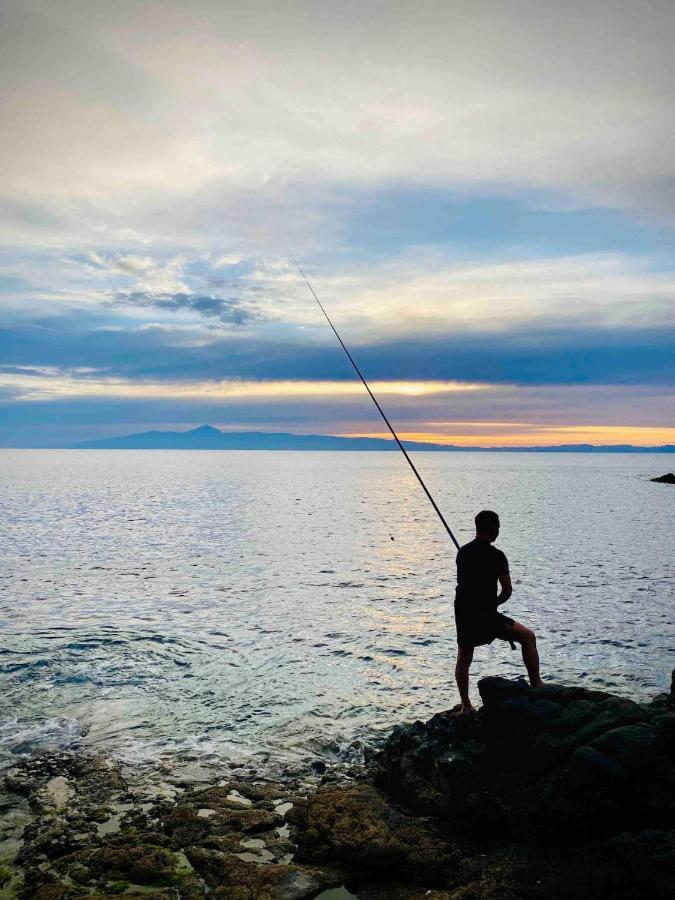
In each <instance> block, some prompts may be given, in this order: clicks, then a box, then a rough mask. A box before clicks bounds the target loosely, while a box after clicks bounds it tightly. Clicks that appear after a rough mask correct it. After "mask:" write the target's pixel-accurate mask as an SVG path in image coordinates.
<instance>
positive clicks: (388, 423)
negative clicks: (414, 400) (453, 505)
mask: <svg viewBox="0 0 675 900" xmlns="http://www.w3.org/2000/svg"><path fill="white" fill-rule="evenodd" d="M291 259H292V260H293V262H294V263H295V265H296V266H297V269H298V272H300V275H301V276H302V278H303V280H304V282H305V284H306V285H307V287H308V288H309V290H310V292H311V294H312V296H313V297H314V299H315V300H316V302H317V303H318V304H319V309H320V310H321V312H322V313H323V314H324V316H325V317H326V321H327V322H328V324H329V325H330V327H331V328H332V329H333V334H334V335H335V337H336V338H337V339H338V341H339V342H340V346H341V347H342V349H343V350H344V351H345V353H346V354H347V358H348V359H349V362H350V363H351V364H352V366H354V370H355V372H356V374H357V375H358V376H359V378H360V379H361V381H362V382H363V386H364V387H365V389H366V390H367V391H368V393H369V394H370V399H371V400H372V401H373V403H374V404H375V406H376V407H377V411H378V412H379V414H380V415H381V416H382V418H383V419H384V422H385V425H386V426H387V428H388V429H389V431H391V433H392V435H393V437H394V440H395V441H396V443H397V444H398V449H399V450H400V451H401V453H402V454H403V455H404V456H405V458H406V461H407V463H408V465H409V466H410V468H411V469H412V470H413V472H414V473H415V478H417V480H418V481H419V483H420V484H421V486H422V490H423V491H424V493H425V494H426V495H427V498H428V499H429V502H430V503H431V505H432V506H433V508H434V509H435V510H436V515H437V516H438V518H439V519H440V520H441V522H442V523H443V527H444V528H445V530H446V531H447V532H448V534H449V535H450V539H451V540H452V542H453V544H454V545H455V547H457V549H458V550H459V543H458V542H457V538H456V537H455V536H454V534H453V533H452V530H451V529H450V526H449V525H448V523H447V522H446V521H445V518H444V516H443V513H442V512H441V511H440V509H439V508H438V506H437V505H436V501H435V500H434V498H433V497H432V496H431V494H430V492H429V488H428V487H427V486H426V484H425V483H424V481H423V480H422V476H421V475H420V473H419V472H418V471H417V469H416V468H415V464H414V463H413V461H412V459H410V457H409V456H408V453H407V451H406V449H405V447H404V446H403V444H402V443H401V442H400V440H399V438H398V435H397V434H396V432H395V431H394V429H393V427H392V424H391V422H390V421H389V419H388V418H387V417H386V415H385V413H384V410H383V409H382V407H381V406H380V404H379V403H378V401H377V398H376V397H375V394H373V392H372V391H371V389H370V387H369V385H368V382H367V381H366V379H365V378H364V377H363V375H362V373H361V369H359V367H358V366H357V365H356V362H355V360H354V357H353V356H352V355H351V353H350V352H349V350H348V349H347V347H346V346H345V342H344V341H343V340H342V338H341V337H340V335H339V334H338V332H337V329H336V328H335V325H333V323H332V322H331V320H330V317H329V315H328V313H327V312H326V310H325V309H324V307H323V304H322V302H321V301H320V300H319V298H318V297H317V295H316V292H315V290H314V288H313V287H312V285H311V284H310V281H309V278H308V277H307V276H306V275H305V273H304V271H303V269H302V267H301V265H300V263H299V262H298V261H297V259H296V258H295V256H294V255H293V254H292V253H291Z"/></svg>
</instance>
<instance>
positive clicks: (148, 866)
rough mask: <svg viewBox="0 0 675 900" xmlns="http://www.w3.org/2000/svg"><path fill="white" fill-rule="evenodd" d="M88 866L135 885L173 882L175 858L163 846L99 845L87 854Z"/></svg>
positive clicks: (107, 875) (99, 872) (98, 872)
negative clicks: (98, 847)
mask: <svg viewBox="0 0 675 900" xmlns="http://www.w3.org/2000/svg"><path fill="white" fill-rule="evenodd" d="M87 865H88V867H89V868H90V869H91V870H92V871H93V872H95V873H97V874H99V875H101V874H105V876H106V877H111V878H123V879H125V880H127V881H131V882H134V883H136V884H167V883H173V881H174V876H175V870H176V858H175V857H174V855H173V853H171V852H170V851H168V850H166V849H164V848H163V847H152V846H148V845H140V846H136V847H134V846H127V847H101V848H100V849H98V850H94V851H92V852H91V853H90V854H88V856H87Z"/></svg>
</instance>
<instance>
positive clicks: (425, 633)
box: [0, 450, 675, 770]
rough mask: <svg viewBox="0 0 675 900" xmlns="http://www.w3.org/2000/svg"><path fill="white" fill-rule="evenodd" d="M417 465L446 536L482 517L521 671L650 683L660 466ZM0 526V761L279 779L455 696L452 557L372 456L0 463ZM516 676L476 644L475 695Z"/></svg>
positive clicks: (668, 532) (670, 659)
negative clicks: (493, 678) (504, 578)
mask: <svg viewBox="0 0 675 900" xmlns="http://www.w3.org/2000/svg"><path fill="white" fill-rule="evenodd" d="M416 459H417V462H418V465H419V468H420V470H421V472H422V473H423V475H424V477H425V478H426V479H427V480H428V484H429V486H430V488H431V490H432V493H433V494H434V496H435V497H436V499H437V501H438V503H439V505H440V507H441V508H442V509H443V511H444V512H445V514H446V516H447V518H448V520H449V522H450V524H451V527H453V528H454V529H455V530H456V534H457V536H458V537H459V539H460V541H461V542H466V541H467V540H469V539H470V538H471V537H472V520H473V515H474V514H475V513H476V512H477V511H478V510H479V509H481V508H485V507H487V508H493V509H495V510H497V511H498V512H499V514H500V515H501V519H502V533H501V535H500V538H499V542H498V544H497V546H499V547H500V548H501V549H502V550H504V552H505V553H506V554H507V556H508V558H509V561H510V563H511V571H512V576H513V581H514V594H513V597H512V598H511V600H510V601H509V603H508V604H507V605H506V607H505V608H504V610H505V612H507V613H509V614H510V615H512V616H513V617H515V618H516V619H518V620H519V621H521V622H524V623H526V624H528V625H530V626H531V627H533V628H534V629H535V630H536V631H537V634H538V639H539V648H540V654H541V658H542V674H543V675H544V678H545V679H549V680H552V681H562V682H570V681H575V682H581V683H583V684H585V685H587V686H593V687H598V688H604V689H609V690H612V691H614V692H617V693H620V694H623V695H626V696H629V697H634V698H638V699H644V698H648V697H650V696H651V695H653V694H654V693H656V692H658V691H662V690H665V689H667V687H668V685H669V683H670V671H671V668H672V667H673V665H675V658H674V654H673V648H674V646H675V640H674V637H675V629H674V627H673V620H674V618H675V617H674V608H675V593H674V588H673V583H674V582H673V578H672V576H673V569H674V568H675V566H674V559H673V508H674V501H675V489H674V488H672V487H671V486H669V485H664V484H653V483H650V481H649V480H648V479H649V478H650V477H651V476H654V475H660V474H662V473H663V472H665V471H668V470H669V468H671V467H672V457H670V456H667V455H659V454H654V455H651V454H650V455H635V456H632V455H624V454H602V455H595V454H593V455H591V454H588V455H585V454H538V453H526V454H506V453H495V454H480V453H470V452H467V453H448V454H440V453H420V454H417V457H416ZM0 517H1V523H2V526H1V533H0V546H1V550H2V560H3V564H2V568H1V569H0V621H1V625H0V765H1V764H6V763H8V762H9V761H11V760H13V759H15V758H16V757H17V755H19V754H22V753H29V752H31V751H34V750H37V749H41V748H44V747H49V746H68V745H70V744H72V743H73V742H79V743H80V744H83V745H84V746H85V747H90V748H96V749H99V750H102V751H105V752H108V753H112V754H115V755H117V756H119V757H121V758H122V759H124V760H127V761H130V762H134V761H139V762H143V761H152V762H156V761H164V762H165V763H166V764H167V765H171V764H173V763H172V761H176V760H178V761H182V762H186V761H192V762H193V763H196V764H203V765H209V764H211V763H213V764H221V763H222V762H223V760H225V761H229V762H231V763H241V762H244V763H246V764H247V765H249V766H255V767H256V768H257V769H264V768H266V767H267V768H270V769H272V770H274V769H279V767H284V766H286V767H289V768H291V769H292V768H293V767H297V768H299V769H301V768H302V767H303V766H307V765H309V764H311V762H312V761H314V762H315V763H316V761H317V760H321V761H323V762H326V763H327V764H329V765H330V764H331V763H337V762H339V761H343V760H350V759H358V758H359V755H360V753H361V750H362V748H363V746H365V745H368V744H371V743H373V742H377V740H378V737H379V736H381V735H382V734H383V733H386V731H387V730H388V729H390V728H391V727H392V726H393V725H395V724H396V723H398V722H401V721H409V720H413V719H416V718H425V717H428V716H429V715H430V714H432V713H434V712H436V711H438V710H441V709H447V708H448V707H450V706H452V705H453V704H455V703H456V702H457V699H458V698H457V693H456V689H455V686H454V681H453V666H454V654H455V631H454V624H453V614H452V599H453V593H454V556H455V552H454V548H453V546H452V545H451V543H450V541H449V539H448V538H447V536H446V534H445V532H444V531H443V529H442V527H441V526H440V523H439V522H438V521H437V519H436V518H435V515H434V513H433V510H432V509H431V508H430V506H429V504H428V502H427V500H426V498H425V497H424V495H423V494H422V492H421V491H420V489H419V486H418V485H417V483H416V482H415V480H414V478H413V477H412V475H411V473H410V471H409V470H408V468H407V466H406V465H405V462H404V461H403V460H402V459H401V458H400V457H399V456H398V455H397V454H393V453H379V452H374V453H349V452H323V453H322V452H313V453H312V452H254V451H249V452H235V451H229V452H228V451H214V452H207V451H202V452H200V451H194V452H192V451H68V450H65V451H57V450H42V451H18V450H2V451H0ZM521 672H523V668H522V663H521V661H520V656H519V653H517V652H512V651H511V650H510V649H509V647H508V645H507V644H504V643H501V642H498V641H497V642H495V643H494V644H493V645H491V646H490V647H489V648H488V647H483V648H481V649H479V650H477V652H476V658H475V663H474V666H473V670H472V675H473V678H472V689H473V695H474V698H475V699H478V698H477V691H476V687H475V684H476V680H477V678H478V677H479V676H481V675H485V674H503V675H509V676H513V675H516V674H519V673H521Z"/></svg>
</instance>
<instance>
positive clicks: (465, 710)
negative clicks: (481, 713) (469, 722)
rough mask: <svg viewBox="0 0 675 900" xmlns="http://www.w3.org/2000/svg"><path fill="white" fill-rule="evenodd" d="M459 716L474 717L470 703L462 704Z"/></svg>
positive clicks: (473, 709) (473, 708) (474, 711)
mask: <svg viewBox="0 0 675 900" xmlns="http://www.w3.org/2000/svg"><path fill="white" fill-rule="evenodd" d="M459 712H460V715H462V716H475V715H476V709H475V707H473V706H472V705H471V704H470V703H462V705H461V707H460V710H459Z"/></svg>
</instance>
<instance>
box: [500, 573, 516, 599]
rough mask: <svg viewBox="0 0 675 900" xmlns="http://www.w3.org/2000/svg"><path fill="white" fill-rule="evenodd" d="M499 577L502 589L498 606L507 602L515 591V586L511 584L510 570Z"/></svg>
mask: <svg viewBox="0 0 675 900" xmlns="http://www.w3.org/2000/svg"><path fill="white" fill-rule="evenodd" d="M498 578H499V584H500V585H501V591H500V592H499V596H498V597H497V606H501V604H502V603H506V601H507V600H508V599H509V597H510V596H511V594H512V593H513V587H512V585H511V576H510V575H509V573H508V572H504V573H503V574H502V575H499V576H498Z"/></svg>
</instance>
